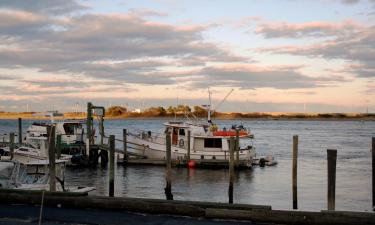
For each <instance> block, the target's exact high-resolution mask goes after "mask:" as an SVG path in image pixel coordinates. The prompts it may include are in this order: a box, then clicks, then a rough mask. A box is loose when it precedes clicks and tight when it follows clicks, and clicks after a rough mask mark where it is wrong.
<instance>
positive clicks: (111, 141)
mask: <svg viewBox="0 0 375 225" xmlns="http://www.w3.org/2000/svg"><path fill="white" fill-rule="evenodd" d="M114 196H115V136H114V135H110V136H109V197H114Z"/></svg>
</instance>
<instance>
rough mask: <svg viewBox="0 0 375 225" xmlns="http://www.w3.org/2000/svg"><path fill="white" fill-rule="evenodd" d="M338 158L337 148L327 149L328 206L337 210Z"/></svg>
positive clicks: (329, 208)
mask: <svg viewBox="0 0 375 225" xmlns="http://www.w3.org/2000/svg"><path fill="white" fill-rule="evenodd" d="M336 159H337V150H336V149H327V160H328V166H327V168H328V186H327V187H328V190H327V201H328V202H327V208H328V210H335V196H336Z"/></svg>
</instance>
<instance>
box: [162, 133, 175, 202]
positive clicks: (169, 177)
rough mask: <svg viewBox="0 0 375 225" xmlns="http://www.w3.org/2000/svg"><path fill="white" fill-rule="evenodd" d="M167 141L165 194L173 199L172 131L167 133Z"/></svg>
mask: <svg viewBox="0 0 375 225" xmlns="http://www.w3.org/2000/svg"><path fill="white" fill-rule="evenodd" d="M165 138H166V139H165V143H166V157H165V159H166V169H167V174H166V178H165V179H166V186H165V188H164V192H165V196H166V198H167V200H173V194H172V162H171V155H172V143H171V133H169V132H168V133H166V134H165Z"/></svg>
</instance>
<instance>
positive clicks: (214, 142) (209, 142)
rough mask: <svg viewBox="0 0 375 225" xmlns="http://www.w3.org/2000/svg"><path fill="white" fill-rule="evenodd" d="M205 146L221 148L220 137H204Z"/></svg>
mask: <svg viewBox="0 0 375 225" xmlns="http://www.w3.org/2000/svg"><path fill="white" fill-rule="evenodd" d="M204 147H205V148H221V139H220V138H205V139H204Z"/></svg>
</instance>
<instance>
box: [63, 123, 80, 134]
mask: <svg viewBox="0 0 375 225" xmlns="http://www.w3.org/2000/svg"><path fill="white" fill-rule="evenodd" d="M80 127H81V125H80V124H79V123H65V124H64V131H65V134H66V135H73V134H75V131H76V129H77V128H80Z"/></svg>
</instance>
